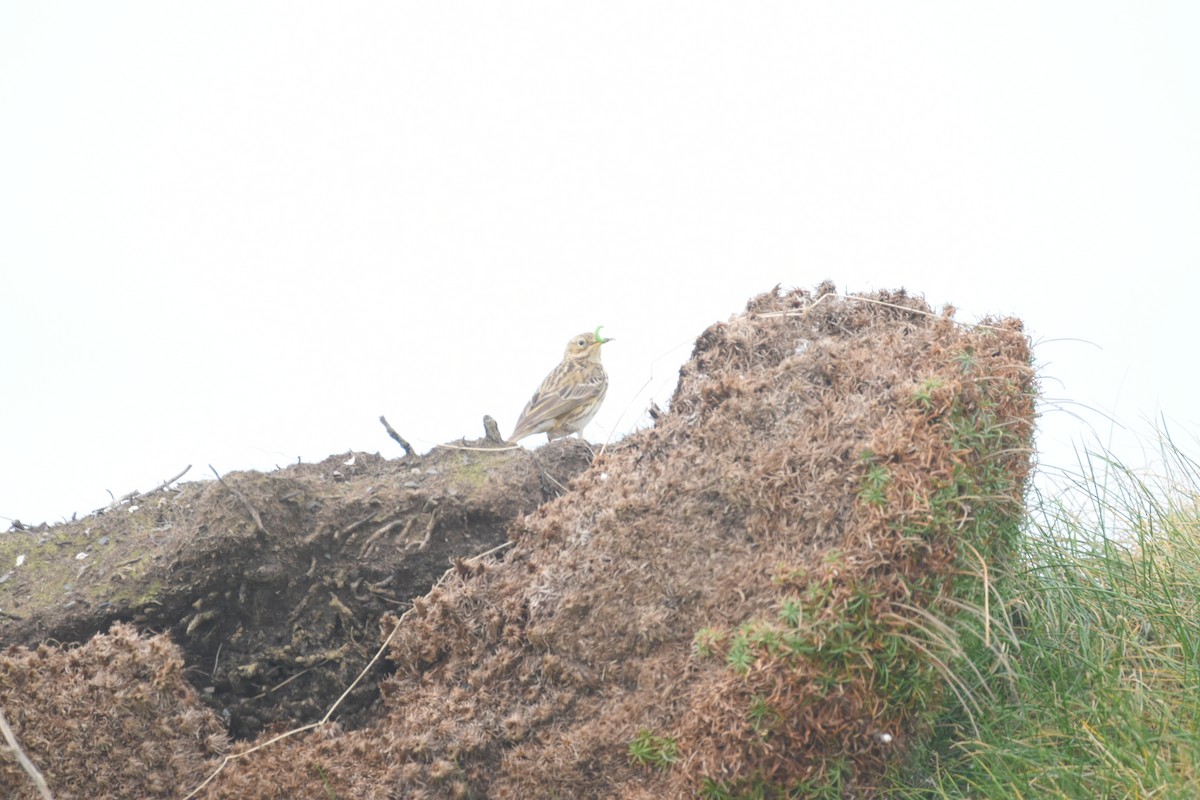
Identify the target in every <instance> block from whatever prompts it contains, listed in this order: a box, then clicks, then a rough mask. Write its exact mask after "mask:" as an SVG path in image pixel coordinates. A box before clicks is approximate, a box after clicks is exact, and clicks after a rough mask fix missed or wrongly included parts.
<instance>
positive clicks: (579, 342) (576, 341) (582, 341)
mask: <svg viewBox="0 0 1200 800" xmlns="http://www.w3.org/2000/svg"><path fill="white" fill-rule="evenodd" d="M575 344H577V345H579V346H580V347H583V346H584V345H586V344H587V342H585V341H584V340H583V339H576V340H575Z"/></svg>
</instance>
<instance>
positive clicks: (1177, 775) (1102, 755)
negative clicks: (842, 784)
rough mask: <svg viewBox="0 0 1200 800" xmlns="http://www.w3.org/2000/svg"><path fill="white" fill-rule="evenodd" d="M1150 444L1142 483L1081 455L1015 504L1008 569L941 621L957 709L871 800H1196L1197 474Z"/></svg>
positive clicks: (1113, 464)
mask: <svg viewBox="0 0 1200 800" xmlns="http://www.w3.org/2000/svg"><path fill="white" fill-rule="evenodd" d="M1160 438H1161V443H1162V447H1161V452H1162V462H1163V467H1162V474H1160V475H1158V476H1156V477H1154V478H1148V477H1146V476H1145V475H1144V474H1140V473H1139V472H1137V471H1134V470H1132V469H1129V468H1127V467H1126V466H1124V465H1123V464H1121V463H1120V462H1118V461H1117V460H1116V459H1114V458H1112V457H1111V456H1108V455H1104V454H1100V455H1091V456H1086V457H1085V458H1084V459H1083V463H1082V464H1081V465H1080V469H1079V470H1078V472H1077V473H1075V474H1072V475H1067V476H1066V482H1067V485H1066V486H1065V487H1064V491H1062V492H1060V493H1058V494H1056V496H1054V497H1045V496H1040V495H1036V494H1035V495H1033V496H1032V497H1031V498H1030V501H1029V515H1028V518H1027V524H1026V528H1025V531H1024V535H1023V536H1021V537H1020V538H1019V539H1018V540H1017V541H1016V542H1015V549H1016V555H1017V559H1016V563H1017V565H1018V566H1017V568H1016V569H1014V570H1013V571H1012V573H1011V574H1007V575H1003V576H997V577H996V579H995V581H994V582H993V584H992V586H991V594H990V595H989V597H988V600H989V601H990V602H988V603H987V604H986V605H985V604H984V603H983V602H982V600H983V598H980V599H979V600H977V601H976V602H975V603H974V604H971V605H964V609H963V610H964V611H965V612H966V613H964V614H962V615H960V616H959V618H958V619H957V620H956V621H955V623H954V625H955V628H954V630H953V632H952V634H953V636H955V637H957V641H958V642H959V646H960V649H959V652H960V653H961V655H962V658H959V659H958V660H956V661H953V662H947V665H948V666H951V665H952V672H953V686H954V687H955V689H956V691H958V692H960V697H962V698H963V699H964V700H965V702H964V703H963V704H962V707H960V708H958V709H956V710H955V712H953V713H950V714H948V715H945V716H943V717H941V718H940V719H938V720H936V721H935V723H934V724H935V728H934V731H935V736H934V738H933V740H932V741H931V743H930V744H929V745H928V747H925V748H922V750H921V751H920V752H918V753H916V754H915V758H914V759H913V761H912V766H911V767H910V769H909V771H908V772H906V773H901V772H897V773H896V774H894V775H892V776H891V777H892V778H893V780H894V781H895V783H894V785H892V786H890V787H888V789H887V791H886V792H885V794H886V795H887V796H889V797H897V798H956V799H957V798H964V799H965V798H996V800H999V798H1005V799H1006V800H1007V798H1020V797H1027V798H1034V797H1036V798H1083V797H1087V798H1091V797H1102V798H1181V799H1182V798H1192V797H1200V465H1197V463H1196V462H1195V461H1193V460H1191V459H1190V458H1189V457H1188V456H1186V455H1185V454H1184V453H1182V452H1181V451H1180V450H1179V449H1178V448H1177V447H1175V445H1174V443H1173V442H1172V441H1171V440H1170V437H1169V435H1167V434H1166V433H1162V434H1160ZM1066 498H1082V499H1083V501H1084V502H1082V503H1079V504H1077V505H1078V507H1068V506H1067V504H1066ZM981 708H986V713H972V712H971V711H969V710H968V709H981Z"/></svg>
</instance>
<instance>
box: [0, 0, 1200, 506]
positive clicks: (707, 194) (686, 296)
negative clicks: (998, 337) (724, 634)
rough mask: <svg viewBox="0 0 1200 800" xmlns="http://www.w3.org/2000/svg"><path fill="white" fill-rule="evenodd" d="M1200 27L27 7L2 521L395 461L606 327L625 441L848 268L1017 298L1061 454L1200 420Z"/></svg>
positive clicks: (7, 322) (1187, 439)
mask: <svg viewBox="0 0 1200 800" xmlns="http://www.w3.org/2000/svg"><path fill="white" fill-rule="evenodd" d="M1198 41H1200V3H1193V2H1179V3H1142V4H1132V3H1103V2H1078V3H1046V2H1037V3H999V4H996V3H994V4H987V5H986V6H985V5H984V4H975V3H962V2H944V3H934V2H925V3H903V4H901V3H874V4H864V3H855V4H847V3H837V4H834V3H815V2H812V3H809V2H793V1H789V2H772V3H720V4H717V3H711V2H699V1H697V0H689V2H675V3H653V2H646V1H645V0H638V1H637V2H613V1H612V0H608V1H607V2H604V3H563V2H541V3H527V2H502V3H496V2H472V3H463V2H441V1H439V2H426V3H402V2H392V3H382V2H381V3H353V4H344V3H339V4H334V3H312V2H295V1H290V2H279V3H256V2H236V3H222V2H206V3H189V4H182V3H161V2H145V3H119V2H110V3H96V2H87V3H82V2H75V3H72V2H61V3H38V2H26V3H18V2H6V3H3V4H2V5H0V117H2V124H0V301H2V306H0V320H2V325H3V337H2V340H0V398H2V399H0V403H2V406H0V412H2V413H0V516H2V517H4V518H6V519H0V529H3V528H4V527H7V521H8V519H12V518H20V519H21V520H23V521H24V522H26V523H31V522H39V521H42V520H49V521H55V520H60V519H62V518H64V517H65V518H69V517H70V516H71V514H72V513H75V512H78V513H80V514H81V515H82V514H83V513H86V512H89V511H91V510H93V509H96V508H99V507H101V506H103V505H105V504H107V503H108V502H110V496H109V494H108V490H111V491H112V492H113V493H114V494H115V495H117V496H120V495H123V494H125V493H127V492H130V491H132V490H135V489H141V490H146V489H149V488H151V487H153V486H154V485H155V484H157V483H158V482H159V481H161V480H163V479H165V478H167V477H169V476H171V475H173V474H175V473H176V472H178V471H179V470H181V469H182V468H183V467H184V466H185V465H187V464H192V465H193V467H192V471H191V473H189V475H188V476H187V477H188V478H189V479H190V478H204V477H209V476H210V473H209V472H208V466H207V465H208V464H210V463H211V464H213V465H214V466H215V467H216V468H217V469H219V470H221V471H222V472H225V471H229V470H233V469H247V468H258V469H271V468H274V467H275V466H276V465H283V464H286V463H290V462H294V461H296V459H297V458H301V459H304V460H306V461H310V460H319V459H321V458H323V457H325V456H327V455H329V454H332V453H338V452H346V451H347V450H349V449H352V448H353V449H355V450H362V451H369V452H376V451H379V452H382V453H384V454H386V455H389V456H393V455H399V454H400V451H399V448H398V447H396V446H395V444H394V443H393V442H392V441H391V440H390V439H388V438H387V436H386V434H385V432H384V430H383V428H382V427H381V426H380V425H379V423H378V421H377V418H378V416H379V415H380V414H386V415H387V417H388V419H389V420H390V421H391V423H392V424H393V425H394V426H395V427H396V428H397V429H398V430H399V431H400V432H401V433H402V434H404V435H405V436H406V437H407V438H408V439H409V440H410V441H411V442H412V443H413V444H414V445H415V446H416V447H417V448H418V449H420V450H422V451H424V450H428V449H429V448H430V447H432V446H433V445H434V444H435V443H437V442H444V441H450V440H453V439H456V438H458V437H460V436H464V435H465V436H468V437H476V436H479V435H481V433H482V426H481V423H480V419H481V417H482V415H483V414H485V413H488V414H491V415H493V416H494V417H496V418H497V419H498V420H499V422H500V427H501V429H502V430H503V431H504V432H505V433H507V432H508V431H510V430H511V429H512V426H513V424H514V423H515V421H516V418H517V415H518V413H519V412H520V410H521V407H522V405H523V404H524V403H525V401H526V400H527V399H528V398H529V395H530V394H531V393H532V392H533V390H534V388H536V386H537V384H538V382H539V381H540V380H541V379H542V377H543V376H544V375H545V373H546V372H547V371H548V370H549V369H550V368H551V367H552V366H553V365H554V364H555V363H557V361H558V359H559V357H560V356H561V353H562V350H563V347H564V346H565V344H566V341H567V339H568V338H569V337H570V336H572V335H573V334H575V333H578V332H580V331H583V330H590V329H592V328H595V326H596V325H599V324H603V325H604V326H605V329H604V333H605V334H606V335H609V336H613V337H615V338H616V341H614V342H613V343H612V344H609V345H606V346H605V352H604V358H605V364H606V365H607V368H608V371H609V375H610V388H609V393H608V399H607V401H606V404H605V406H604V408H603V409H602V410H601V412H600V414H599V415H598V416H597V417H596V419H595V421H594V422H593V423H592V426H591V427H590V428H589V429H588V431H587V433H588V437H589V438H590V439H592V440H598V441H602V440H604V439H606V438H608V437H609V436H619V435H621V434H623V433H626V432H628V431H630V430H632V429H634V428H635V427H637V426H639V425H644V424H646V416H645V409H646V407H647V404H648V403H649V401H650V400H651V399H652V398H657V399H658V400H659V401H660V402H662V401H664V400H665V398H666V397H668V396H669V394H670V392H671V389H672V388H673V386H674V382H675V378H676V374H677V369H678V367H679V365H680V364H681V363H682V362H683V361H684V360H685V359H686V357H687V356H688V354H689V351H690V345H691V342H692V340H693V339H694V338H695V336H696V335H698V334H699V333H700V331H701V330H703V329H704V328H705V327H706V326H707V325H709V324H711V323H712V322H714V321H717V320H724V319H727V318H728V317H729V316H730V315H731V314H734V313H736V312H738V311H740V310H741V309H742V308H743V307H744V304H745V302H746V300H747V298H748V297H750V296H751V295H753V294H757V293H759V292H761V291H765V290H768V289H770V288H771V287H772V286H774V285H775V284H777V283H782V284H783V285H784V286H785V287H789V286H803V287H812V286H815V285H816V284H817V283H818V282H819V281H821V280H823V279H826V278H828V279H831V280H833V281H834V282H835V283H836V284H837V285H838V287H839V288H841V289H844V290H848V291H861V290H873V289H891V288H898V287H905V288H907V289H908V290H909V291H911V292H913V293H916V294H921V295H924V296H925V297H926V299H927V300H928V301H929V302H930V303H932V304H934V305H937V306H940V305H942V304H944V303H952V304H953V305H955V306H956V307H958V308H959V309H960V311H959V319H962V320H966V321H974V320H977V319H979V318H981V317H983V316H984V315H987V314H1015V315H1017V316H1019V317H1021V318H1022V319H1024V321H1025V323H1026V326H1027V329H1028V331H1029V332H1030V334H1031V335H1032V337H1033V338H1034V340H1035V342H1036V355H1037V359H1038V364H1039V368H1040V370H1041V374H1042V376H1043V387H1044V390H1045V392H1046V394H1047V395H1048V396H1049V397H1050V398H1052V401H1051V402H1050V403H1048V404H1047V406H1046V407H1045V409H1044V411H1045V413H1044V415H1043V417H1042V419H1041V420H1040V426H1041V428H1040V431H1041V432H1040V434H1039V445H1040V447H1041V453H1040V460H1041V461H1042V463H1043V464H1044V465H1047V466H1051V467H1052V466H1062V465H1064V464H1069V463H1070V462H1072V460H1073V458H1074V456H1073V450H1072V448H1073V447H1075V446H1092V445H1095V444H1096V443H1097V442H1098V441H1099V442H1102V443H1109V442H1111V443H1112V446H1113V447H1114V448H1116V452H1117V453H1118V454H1119V455H1120V456H1121V457H1122V458H1125V459H1126V460H1128V461H1130V462H1131V463H1135V464H1136V463H1139V462H1140V461H1141V459H1142V458H1143V456H1142V454H1141V451H1140V450H1139V443H1138V442H1139V440H1138V439H1137V438H1136V437H1133V436H1132V435H1131V434H1129V433H1126V431H1125V429H1126V428H1128V429H1130V430H1132V431H1134V432H1140V433H1142V434H1143V435H1144V434H1145V432H1146V430H1147V422H1146V420H1149V419H1153V418H1155V417H1156V416H1158V415H1165V417H1166V418H1167V419H1168V420H1169V422H1170V424H1171V426H1172V427H1171V429H1172V432H1173V434H1174V435H1175V437H1176V439H1177V441H1179V442H1180V443H1182V444H1184V445H1185V446H1187V447H1189V448H1195V442H1196V436H1197V433H1198V432H1200V410H1198V407H1197V404H1198V401H1197V398H1200V378H1198V377H1197V358H1196V354H1195V345H1196V341H1197V334H1196V331H1197V312H1196V301H1197V298H1198V297H1200V46H1197V42H1198ZM1110 418H1111V419H1112V420H1115V422H1110V421H1109V419H1110ZM1122 426H1124V427H1122ZM538 441H540V437H539V439H529V440H527V442H526V444H528V445H533V444H536V443H537V442H538Z"/></svg>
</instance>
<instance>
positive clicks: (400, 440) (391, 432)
mask: <svg viewBox="0 0 1200 800" xmlns="http://www.w3.org/2000/svg"><path fill="white" fill-rule="evenodd" d="M379 421H380V422H382V423H383V428H384V430H386V431H387V432H388V436H390V437H392V438H393V439H395V440H396V443H397V444H399V445H400V446H401V447H403V448H404V454H405V455H406V456H415V455H416V454H417V451H416V450H413V447H412V445H411V444H409V443H408V442H406V441H405V440H404V437H403V436H401V435H400V434H398V433H396V429H395V428H393V427H392V426H391V425H389V424H388V421H387V417H385V416H384V415H383V414H380V415H379Z"/></svg>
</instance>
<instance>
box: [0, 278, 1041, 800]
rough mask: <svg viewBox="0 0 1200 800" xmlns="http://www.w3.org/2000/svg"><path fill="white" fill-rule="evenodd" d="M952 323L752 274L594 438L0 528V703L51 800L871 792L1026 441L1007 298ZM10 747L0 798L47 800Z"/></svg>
mask: <svg viewBox="0 0 1200 800" xmlns="http://www.w3.org/2000/svg"><path fill="white" fill-rule="evenodd" d="M952 315H953V310H952V309H946V310H945V311H943V312H940V313H935V312H934V311H933V310H932V309H930V308H929V306H928V305H927V304H926V303H925V302H924V301H923V300H921V299H918V298H915V297H912V296H909V295H907V294H906V293H904V292H902V291H901V292H892V293H889V292H883V293H878V294H873V295H869V296H864V297H842V296H841V295H838V294H836V293H835V292H834V290H833V287H832V286H830V285H823V286H821V287H819V288H818V289H817V290H816V291H815V292H808V291H800V290H796V291H791V292H781V291H779V290H778V289H776V290H775V291H772V292H768V293H766V294H763V295H761V296H759V297H756V298H754V299H753V300H751V301H750V303H749V305H748V306H747V310H746V312H744V313H742V314H739V315H737V316H735V317H733V318H732V319H731V320H730V321H729V322H727V323H717V324H715V325H713V326H711V327H710V328H709V329H707V330H706V331H704V332H703V333H702V334H701V335H700V336H699V337H698V338H697V340H696V345H695V350H694V352H693V354H692V357H691V359H690V360H689V361H688V362H687V363H686V364H685V365H684V366H683V368H682V369H681V371H680V380H679V384H678V387H677V389H676V392H675V394H674V396H673V398H672V400H671V403H670V407H669V409H668V410H667V411H657V410H655V411H654V413H653V416H654V418H655V422H654V425H653V427H651V428H649V429H646V430H642V431H638V432H636V433H633V434H631V435H630V436H628V437H626V438H625V439H624V440H622V441H621V442H619V443H617V444H615V445H610V446H608V447H606V448H603V449H601V448H600V447H598V446H592V447H589V446H588V445H587V444H586V443H584V442H582V441H579V440H575V439H570V440H560V441H556V442H554V443H552V444H549V445H545V446H542V447H540V448H538V449H536V450H534V451H532V452H530V451H527V450H524V449H502V448H501V447H500V446H498V445H497V444H496V443H494V442H493V441H490V440H488V439H480V440H475V441H460V442H456V443H452V444H450V445H448V446H446V447H444V448H438V449H435V450H433V451H432V452H430V453H429V454H426V455H423V456H420V455H415V454H413V455H406V456H402V457H398V458H390V459H389V458H384V457H382V456H379V455H372V454H367V453H344V454H339V455H336V456H331V457H330V458H328V459H326V460H325V461H323V462H320V463H317V464H296V465H291V466H288V467H285V468H282V469H278V470H275V471H273V472H269V473H258V472H238V473H230V474H226V475H222V476H220V478H219V479H212V480H204V481H196V482H189V483H183V484H179V485H172V486H168V487H163V488H159V489H157V490H155V491H153V492H150V493H147V494H145V495H138V496H134V497H130V498H127V499H126V500H125V501H124V502H123V503H121V504H116V505H114V506H113V507H111V508H108V509H105V510H103V511H102V512H100V513H96V514H93V515H89V516H88V517H86V518H85V519H82V520H78V521H75V522H72V523H69V524H63V525H56V526H37V527H29V526H21V527H20V529H13V530H10V531H8V532H5V533H0V644H2V645H3V646H4V647H6V648H7V650H6V651H5V653H4V655H3V656H0V709H2V710H3V711H4V714H5V716H6V717H7V719H8V722H9V724H10V725H11V727H12V730H13V732H14V734H15V738H16V740H17V741H18V742H19V743H20V745H21V748H22V750H23V751H24V753H25V754H26V755H27V756H28V758H29V761H30V762H31V763H32V764H33V765H34V766H36V767H38V768H39V769H40V772H41V773H42V774H43V775H44V776H45V780H46V782H47V784H48V788H49V790H50V791H52V792H53V796H54V797H57V798H72V797H121V798H126V797H127V798H144V797H184V796H188V795H189V793H192V792H193V791H194V790H198V791H195V793H194V794H192V795H191V796H197V797H207V798H216V797H227V798H247V797H280V798H284V797H286V798H293V797H295V798H306V797H311V798H329V797H338V798H437V797H460V798H468V797H470V798H482V797H496V798H505V797H508V798H531V797H532V798H540V797H564V798H566V797H571V798H613V797H627V798H651V797H653V798H662V797H692V796H696V795H698V794H707V795H708V796H713V797H730V798H732V797H742V796H745V797H751V796H761V797H774V796H784V794H785V793H787V792H810V794H807V795H803V796H822V795H821V793H824V796H831V797H833V796H846V797H851V796H857V797H867V796H873V795H875V794H878V793H879V792H880V790H881V788H880V787H882V786H884V785H886V781H887V780H889V779H893V778H894V777H895V776H896V775H897V774H901V773H904V772H906V771H911V770H912V769H913V766H912V765H911V763H910V762H909V761H908V758H909V756H910V754H911V753H913V752H915V751H916V749H917V747H918V745H919V743H920V742H921V741H922V739H923V737H926V736H927V735H928V731H929V729H930V726H931V725H933V724H943V723H938V722H937V721H938V720H942V719H946V718H951V717H953V716H954V714H955V707H956V705H957V700H956V699H955V697H954V696H953V695H952V694H951V693H949V692H948V691H947V689H946V674H945V669H946V668H947V664H948V662H950V661H951V658H950V656H949V655H947V654H946V653H944V652H942V651H941V650H939V648H940V647H941V646H942V645H944V644H945V642H943V641H941V640H940V639H939V638H938V637H940V636H941V635H942V634H940V633H939V634H938V636H933V632H934V631H941V630H942V628H940V627H938V625H941V626H943V627H944V628H945V630H947V631H949V630H953V629H954V625H955V622H954V620H955V616H956V615H957V614H961V609H962V608H963V607H964V606H965V607H969V606H970V604H971V603H972V602H975V601H976V600H978V599H979V598H980V597H981V596H982V595H981V594H980V593H981V592H987V591H988V587H987V585H986V584H985V581H984V580H983V575H984V574H985V572H986V574H987V575H995V574H998V573H999V574H1002V573H1003V571H1004V569H1005V566H1006V564H1007V561H1006V559H1007V558H1008V556H1009V555H1010V553H1011V546H1010V545H1011V542H1012V537H1013V536H1014V535H1015V530H1016V520H1018V519H1019V516H1020V510H1021V499H1022V493H1023V489H1024V483H1025V480H1026V477H1027V475H1028V471H1029V468H1030V453H1031V449H1030V444H1031V438H1032V433H1033V398H1034V393H1035V388H1036V387H1035V384H1034V378H1033V371H1032V369H1031V367H1030V351H1029V343H1028V340H1027V338H1026V337H1025V335H1024V333H1023V331H1022V328H1021V325H1020V323H1019V321H1016V320H1012V319H1002V320H985V321H984V322H983V323H981V324H977V325H963V324H959V323H957V322H955V321H954V320H953V318H952ZM981 563H982V564H986V565H987V570H986V571H985V570H981V568H980V565H981ZM989 580H990V578H989ZM930 620H937V621H938V622H937V625H935V624H934V623H933V622H931V621H930ZM945 635H946V636H949V634H945ZM931 637H932V638H931ZM384 643H386V647H385V648H384V653H383V657H379V658H376V656H377V655H378V654H379V653H380V648H381V645H383V644H384ZM368 665H370V666H369V668H368ZM343 695H344V696H343ZM330 709H334V713H333V714H331V715H329V716H328V717H327V716H326V715H327V712H329V711H330ZM302 726H309V729H308V730H305V731H304V732H301V733H296V734H293V735H289V736H287V737H285V738H282V739H277V737H278V736H279V735H280V734H282V733H285V732H287V731H290V730H294V729H296V728H299V727H302ZM252 747H253V748H256V749H254V751H253V752H250V753H248V754H246V755H245V756H239V757H237V758H235V759H233V760H228V759H227V758H226V756H228V755H231V754H237V753H242V752H244V751H246V750H248V749H249V748H252ZM6 752H7V751H5V750H4V749H3V747H2V746H0V795H2V796H6V797H7V796H13V797H20V798H37V797H41V796H43V795H41V794H40V793H39V790H38V787H37V785H36V782H35V780H34V779H33V778H32V777H31V774H30V772H29V770H28V769H26V768H23V767H22V765H21V764H20V763H18V761H17V759H16V758H15V756H13V755H12V754H11V753H9V754H8V755H5V753H6ZM810 790H811V791H810Z"/></svg>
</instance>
